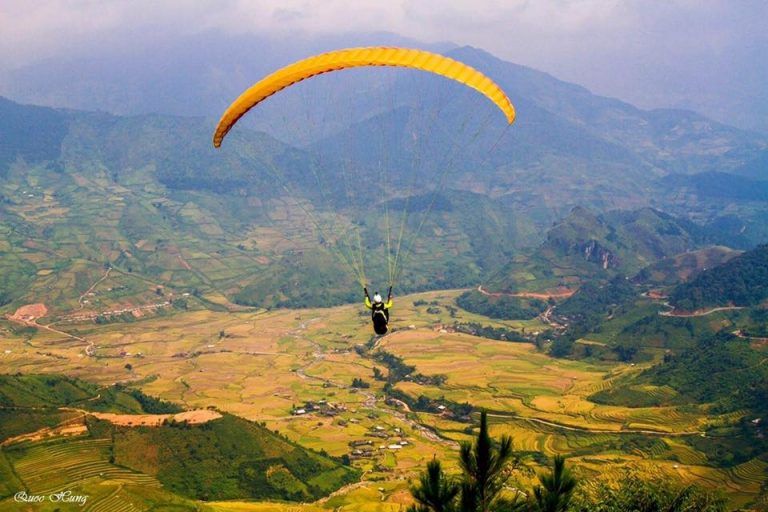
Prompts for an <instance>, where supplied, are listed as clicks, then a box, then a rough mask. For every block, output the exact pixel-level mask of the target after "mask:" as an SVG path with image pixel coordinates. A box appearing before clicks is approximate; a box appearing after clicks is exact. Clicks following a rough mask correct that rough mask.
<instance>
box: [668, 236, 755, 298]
mask: <svg viewBox="0 0 768 512" xmlns="http://www.w3.org/2000/svg"><path fill="white" fill-rule="evenodd" d="M766 299H768V245H761V246H759V247H757V248H755V249H753V250H751V251H747V252H745V253H744V254H741V255H740V256H737V257H736V258H733V259H731V260H730V261H728V262H726V263H724V264H722V265H720V266H717V267H714V268H711V269H709V270H707V271H705V272H702V273H701V274H699V275H698V276H697V277H696V278H694V279H693V280H691V281H689V282H687V283H683V284H681V285H679V286H677V287H675V288H674V290H672V292H671V293H670V296H669V301H670V303H671V304H672V305H674V306H675V307H676V308H679V309H681V310H684V311H693V310H696V309H700V308H706V307H718V306H757V305H759V304H761V303H762V302H763V301H765V300H766Z"/></svg>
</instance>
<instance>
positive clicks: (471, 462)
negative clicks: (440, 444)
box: [459, 411, 519, 512]
mask: <svg viewBox="0 0 768 512" xmlns="http://www.w3.org/2000/svg"><path fill="white" fill-rule="evenodd" d="M513 458H514V460H513ZM518 463H519V460H518V459H517V458H516V457H514V454H513V452H512V438H511V437H509V436H502V438H501V441H500V442H499V443H498V444H496V443H494V442H493V440H492V439H491V437H490V436H489V435H488V416H487V414H486V413H485V411H483V412H482V413H480V432H479V433H478V435H477V440H476V441H475V443H474V445H473V444H470V443H462V445H461V449H460V451H459V464H460V465H461V469H462V470H463V471H464V482H463V485H462V490H461V510H462V511H466V512H475V511H478V512H488V511H489V510H491V506H492V505H493V503H494V501H495V500H496V499H497V498H498V496H499V492H500V491H501V489H502V487H503V485H504V482H505V481H506V480H507V477H508V475H509V473H508V470H510V469H511V468H513V467H515V466H517V464H518Z"/></svg>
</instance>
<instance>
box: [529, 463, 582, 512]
mask: <svg viewBox="0 0 768 512" xmlns="http://www.w3.org/2000/svg"><path fill="white" fill-rule="evenodd" d="M539 482H540V485H537V486H536V487H534V488H533V496H534V500H535V501H534V503H533V507H532V508H533V510H536V511H537V512H565V511H566V510H568V505H569V504H570V502H571V497H572V496H573V490H574V489H575V488H576V479H575V478H574V477H573V475H571V471H570V470H569V469H568V468H566V467H565V457H563V456H562V455H555V462H554V465H553V467H552V471H551V472H550V473H549V474H542V475H539Z"/></svg>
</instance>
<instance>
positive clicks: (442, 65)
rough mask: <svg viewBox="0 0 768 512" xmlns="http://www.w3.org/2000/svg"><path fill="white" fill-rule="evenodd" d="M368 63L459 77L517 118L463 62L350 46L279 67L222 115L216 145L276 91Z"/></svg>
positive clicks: (492, 87)
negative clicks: (238, 122) (321, 75)
mask: <svg viewBox="0 0 768 512" xmlns="http://www.w3.org/2000/svg"><path fill="white" fill-rule="evenodd" d="M364 66H395V67H405V68H413V69H420V70H423V71H428V72H431V73H435V74H438V75H441V76H444V77H446V78H450V79H452V80H456V81H457V82H460V83H462V84H464V85H466V86H468V87H471V88H473V89H475V90H477V91H478V92H480V93H481V94H483V95H484V96H486V97H487V98H488V99H489V100H491V101H492V102H493V103H494V104H495V105H496V106H497V107H498V108H499V109H500V110H501V111H502V112H503V113H504V115H505V116H506V118H507V121H508V122H509V124H512V123H513V122H514V120H515V108H514V107H513V106H512V103H511V102H510V101H509V98H508V97H507V95H506V94H505V93H504V91H503V90H502V89H501V87H499V86H498V85H497V84H496V83H495V82H494V81H493V80H491V79H490V78H488V77H487V76H485V75H484V74H482V73H481V72H479V71H478V70H476V69H474V68H473V67H470V66H468V65H466V64H464V63H462V62H459V61H457V60H454V59H451V58H448V57H445V56H443V55H439V54H436V53H431V52H427V51H423V50H415V49H410V48H390V47H370V48H348V49H345V50H337V51H333V52H329V53H323V54H320V55H315V56H313V57H309V58H307V59H303V60H300V61H298V62H295V63H293V64H290V65H288V66H286V67H284V68H281V69H279V70H277V71H275V72H274V73H272V74H270V75H269V76H267V77H265V78H264V79H262V80H260V81H259V82H257V83H256V84H254V85H253V86H251V87H250V88H249V89H248V90H246V91H245V92H244V93H243V94H241V95H240V97H239V98H237V99H236V100H235V101H234V102H233V103H232V104H231V105H230V106H229V108H227V110H226V111H225V112H224V115H222V116H221V120H219V124H218V125H217V126H216V132H215V133H214V134H213V145H214V146H215V147H217V148H218V147H219V146H221V141H222V140H223V139H224V137H225V136H226V135H227V133H228V132H229V130H230V129H231V128H232V126H234V124H235V123H236V122H237V121H238V119H240V118H241V117H242V116H243V115H245V113H246V112H248V111H249V110H250V109H251V108H253V107H254V106H256V105H258V104H259V103H260V102H262V101H264V100H265V99H266V98H268V97H269V96H271V95H273V94H275V93H276V92H278V91H280V90H282V89H285V88H286V87H289V86H291V85H293V84H295V83H297V82H300V81H302V80H305V79H307V78H311V77H313V76H316V75H319V74H322V73H327V72H329V71H337V70H341V69H346V68H354V67H364Z"/></svg>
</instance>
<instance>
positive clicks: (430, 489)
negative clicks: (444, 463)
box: [408, 459, 459, 512]
mask: <svg viewBox="0 0 768 512" xmlns="http://www.w3.org/2000/svg"><path fill="white" fill-rule="evenodd" d="M458 493H459V487H458V485H456V484H455V483H454V482H453V481H451V480H450V479H449V478H448V477H447V476H446V475H445V473H443V468H442V467H441V466H440V461H439V460H437V459H432V460H431V461H429V462H428V463H427V471H426V472H424V473H422V475H421V477H420V479H419V484H418V485H417V486H416V487H412V488H411V494H412V495H413V499H415V500H416V503H417V505H412V506H411V507H409V508H408V510H409V512H451V511H453V510H456V507H455V504H454V500H455V499H456V495H457V494H458Z"/></svg>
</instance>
